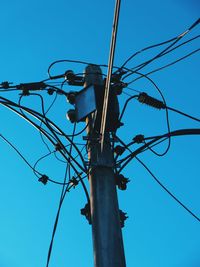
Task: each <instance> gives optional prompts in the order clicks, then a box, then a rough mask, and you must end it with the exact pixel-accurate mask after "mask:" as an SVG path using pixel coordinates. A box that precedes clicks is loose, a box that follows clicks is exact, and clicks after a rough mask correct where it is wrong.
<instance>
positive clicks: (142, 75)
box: [136, 71, 171, 157]
mask: <svg viewBox="0 0 200 267" xmlns="http://www.w3.org/2000/svg"><path fill="white" fill-rule="evenodd" d="M136 74H138V75H140V77H144V78H145V79H147V80H148V81H149V82H150V83H151V84H153V86H154V87H155V88H156V90H157V91H158V93H159V94H160V96H161V98H162V100H163V103H164V105H165V107H166V109H165V112H166V122H167V130H168V133H170V122H169V113H168V108H167V104H166V100H165V97H164V95H163V93H162V92H161V90H160V89H159V87H158V86H157V84H156V83H155V82H154V81H153V80H152V79H151V78H150V77H148V76H146V74H143V73H140V72H138V71H137V72H136ZM170 145H171V139H170V135H169V139H168V145H167V148H166V149H165V151H164V152H163V153H157V152H155V151H154V152H155V153H157V155H159V156H160V157H162V156H164V155H166V154H167V152H168V151H169V149H170Z"/></svg>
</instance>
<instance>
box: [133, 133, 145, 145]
mask: <svg viewBox="0 0 200 267" xmlns="http://www.w3.org/2000/svg"><path fill="white" fill-rule="evenodd" d="M133 141H134V142H135V143H137V144H141V143H143V142H144V135H142V134H138V135H136V136H135V137H134V138H133Z"/></svg>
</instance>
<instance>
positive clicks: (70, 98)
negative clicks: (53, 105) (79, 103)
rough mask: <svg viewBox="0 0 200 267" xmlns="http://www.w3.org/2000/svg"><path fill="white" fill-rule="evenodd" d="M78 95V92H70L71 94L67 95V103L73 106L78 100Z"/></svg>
mask: <svg viewBox="0 0 200 267" xmlns="http://www.w3.org/2000/svg"><path fill="white" fill-rule="evenodd" d="M76 95H77V92H75V91H70V92H69V93H67V102H69V103H70V104H71V105H74V104H75V100H76Z"/></svg>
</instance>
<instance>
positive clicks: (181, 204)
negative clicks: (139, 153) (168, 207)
mask: <svg viewBox="0 0 200 267" xmlns="http://www.w3.org/2000/svg"><path fill="white" fill-rule="evenodd" d="M135 158H136V160H137V161H138V162H139V163H140V164H141V165H142V166H143V167H144V168H145V169H146V170H147V171H148V173H149V174H150V175H151V176H152V177H153V179H154V180H155V181H156V183H158V184H159V185H160V186H161V187H162V189H164V191H165V192H167V193H168V195H170V196H171V197H172V198H173V199H174V200H175V201H176V202H177V203H178V204H179V205H180V206H181V207H182V208H184V209H185V210H186V211H187V212H188V213H190V215H192V216H193V217H194V218H195V219H196V220H197V221H198V222H200V218H199V217H198V216H197V215H195V214H194V213H193V212H192V211H191V210H190V209H189V208H188V207H186V206H185V205H184V204H183V203H182V202H181V201H180V200H179V199H178V198H177V197H176V196H175V195H174V194H172V193H171V192H170V191H169V189H167V188H166V186H164V185H163V184H162V183H161V182H160V181H159V180H158V178H157V177H156V176H155V175H154V174H153V172H152V171H151V170H150V169H149V168H148V167H147V165H146V164H144V162H143V161H141V160H140V159H139V158H138V157H135Z"/></svg>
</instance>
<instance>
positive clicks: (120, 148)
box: [114, 145, 126, 156]
mask: <svg viewBox="0 0 200 267" xmlns="http://www.w3.org/2000/svg"><path fill="white" fill-rule="evenodd" d="M125 150H126V149H125V147H123V146H120V145H118V146H116V147H115V148H114V153H115V154H116V155H118V156H121V155H122V154H123V153H124V151H125Z"/></svg>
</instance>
